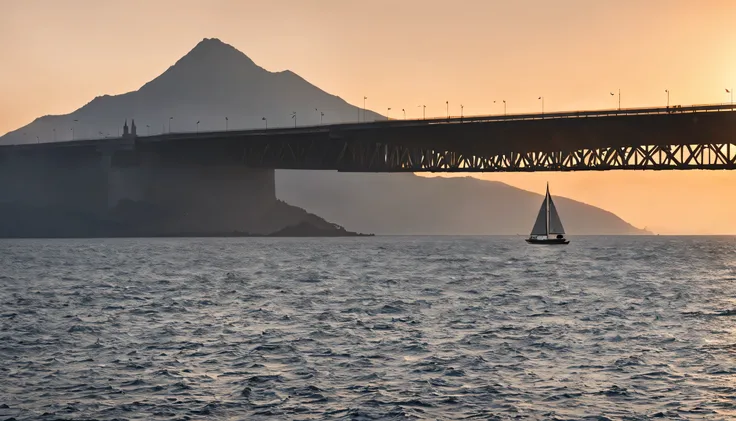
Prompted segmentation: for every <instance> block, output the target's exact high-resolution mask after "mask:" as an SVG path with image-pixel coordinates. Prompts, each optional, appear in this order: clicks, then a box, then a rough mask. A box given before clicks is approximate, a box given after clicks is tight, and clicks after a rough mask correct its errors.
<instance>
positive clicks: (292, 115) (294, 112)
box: [291, 111, 296, 128]
mask: <svg viewBox="0 0 736 421" xmlns="http://www.w3.org/2000/svg"><path fill="white" fill-rule="evenodd" d="M291 118H293V119H294V128H296V111H292V112H291Z"/></svg>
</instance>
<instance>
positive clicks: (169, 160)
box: [0, 104, 736, 172]
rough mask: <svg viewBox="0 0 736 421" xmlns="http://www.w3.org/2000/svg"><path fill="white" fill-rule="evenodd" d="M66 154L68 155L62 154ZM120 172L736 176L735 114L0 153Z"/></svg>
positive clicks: (272, 132) (637, 114) (366, 127)
mask: <svg viewBox="0 0 736 421" xmlns="http://www.w3.org/2000/svg"><path fill="white" fill-rule="evenodd" d="M62 151H63V152H62ZM100 151H105V153H107V154H109V155H110V157H111V159H112V160H113V164H114V165H122V166H130V165H138V164H139V163H140V161H141V158H142V157H144V156H151V155H153V156H156V157H157V160H159V161H160V162H161V163H166V164H167V165H182V166H188V165H242V166H245V167H248V168H259V169H301V170H337V171H348V172H532V171H590V170H684V169H734V168H736V108H735V106H734V105H732V104H729V105H722V104H721V105H699V106H688V107H668V108H637V109H621V110H599V111H576V112H559V113H544V114H521V115H493V116H470V117H462V118H457V117H455V118H435V119H426V120H424V119H423V120H388V121H377V122H370V123H351V124H338V125H325V126H309V127H295V128H272V129H259V130H241V131H220V132H199V133H196V132H185V133H169V134H164V135H156V136H124V137H122V138H115V139H110V138H106V139H92V140H84V141H74V142H63V143H61V142H60V143H42V144H29V145H17V146H4V147H0V163H1V162H2V159H3V156H6V155H8V154H9V153H10V154H13V155H16V154H19V153H20V154H31V155H32V154H43V155H46V156H48V155H49V154H52V155H54V154H56V155H58V156H61V155H69V154H80V155H86V154H90V153H92V154H95V153H100Z"/></svg>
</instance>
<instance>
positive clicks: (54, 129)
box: [52, 127, 56, 142]
mask: <svg viewBox="0 0 736 421" xmlns="http://www.w3.org/2000/svg"><path fill="white" fill-rule="evenodd" d="M52 130H53V131H54V142H56V127H54V128H53V129H52Z"/></svg>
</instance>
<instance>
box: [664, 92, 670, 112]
mask: <svg viewBox="0 0 736 421" xmlns="http://www.w3.org/2000/svg"><path fill="white" fill-rule="evenodd" d="M664 91H665V92H667V108H670V90H669V89H665V90H664Z"/></svg>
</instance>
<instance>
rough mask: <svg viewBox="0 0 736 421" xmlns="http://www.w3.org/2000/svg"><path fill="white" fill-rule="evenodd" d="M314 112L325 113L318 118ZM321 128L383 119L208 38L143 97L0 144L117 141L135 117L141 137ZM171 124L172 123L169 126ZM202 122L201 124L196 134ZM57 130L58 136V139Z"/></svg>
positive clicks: (107, 100)
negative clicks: (103, 138)
mask: <svg viewBox="0 0 736 421" xmlns="http://www.w3.org/2000/svg"><path fill="white" fill-rule="evenodd" d="M315 109H317V110H319V111H315ZM292 112H296V123H297V125H300V126H301V125H317V124H319V123H320V115H319V113H320V112H323V113H324V114H325V115H324V118H323V122H324V123H325V124H328V123H346V122H355V121H357V120H358V118H361V119H363V118H365V119H366V120H367V121H373V120H376V119H383V118H384V117H381V116H380V115H379V114H376V113H373V112H371V111H366V112H365V116H363V110H362V109H360V108H358V107H354V106H352V105H350V104H348V103H347V102H346V101H345V100H343V99H341V98H340V97H338V96H334V95H330V94H328V93H326V92H324V91H322V90H321V89H319V88H317V87H316V86H314V85H312V84H311V83H309V82H307V81H306V80H304V79H302V78H301V77H299V76H298V75H296V74H295V73H293V72H291V71H288V70H286V71H283V72H269V71H267V70H265V69H263V68H261V67H259V66H257V65H256V64H255V63H253V61H252V60H251V59H250V58H248V56H246V55H245V54H243V53H241V52H240V51H238V50H236V49H235V48H233V47H232V46H230V45H228V44H225V43H223V42H221V41H220V40H217V39H204V40H203V41H201V42H200V43H199V44H197V45H196V46H195V47H194V49H192V50H191V51H190V52H189V53H187V55H185V56H184V57H182V58H181V59H179V61H177V62H176V63H175V64H174V65H173V66H171V67H169V68H168V69H167V70H166V71H165V72H164V73H163V74H161V75H160V76H159V77H157V78H155V79H153V80H152V81H150V82H148V83H146V84H145V85H143V86H142V87H141V88H140V89H139V90H137V91H134V92H128V93H125V94H122V95H115V96H110V95H104V96H99V97H97V98H95V99H93V100H92V101H91V102H89V103H88V104H86V105H84V106H83V107H82V108H80V109H78V110H76V111H74V112H72V113H70V114H67V115H61V116H45V117H40V118H38V119H36V120H35V121H33V122H32V123H31V124H29V125H27V126H25V127H22V128H20V129H18V130H15V131H12V132H9V133H7V134H6V135H4V136H2V137H0V144H18V143H26V142H30V141H32V142H36V136H38V139H39V140H40V141H41V142H50V141H53V140H54V136H55V135H56V140H57V141H63V140H71V137H72V131H71V129H72V128H74V136H75V138H76V139H83V138H99V137H101V134H102V135H103V136H106V135H108V134H109V135H110V136H118V135H119V131H120V129H121V128H122V126H123V122H124V120H125V119H131V118H134V119H135V121H136V124H137V126H138V134H139V135H146V134H147V133H150V134H157V133H161V132H162V131H163V132H165V131H168V130H169V123H171V131H174V132H176V131H192V132H193V131H195V130H197V129H199V130H201V131H207V130H224V129H225V127H226V126H225V117H227V118H228V121H227V124H228V126H227V127H228V128H230V129H245V128H262V127H264V124H265V122H264V121H263V120H262V119H263V118H264V117H265V118H266V119H267V120H268V126H269V127H279V126H282V127H288V126H293V125H294V120H293V119H292V118H291V115H292ZM170 117H173V119H171V121H170V120H169V118H170ZM75 120H76V121H75ZM197 121H199V122H200V124H199V127H197ZM54 129H56V134H54Z"/></svg>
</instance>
